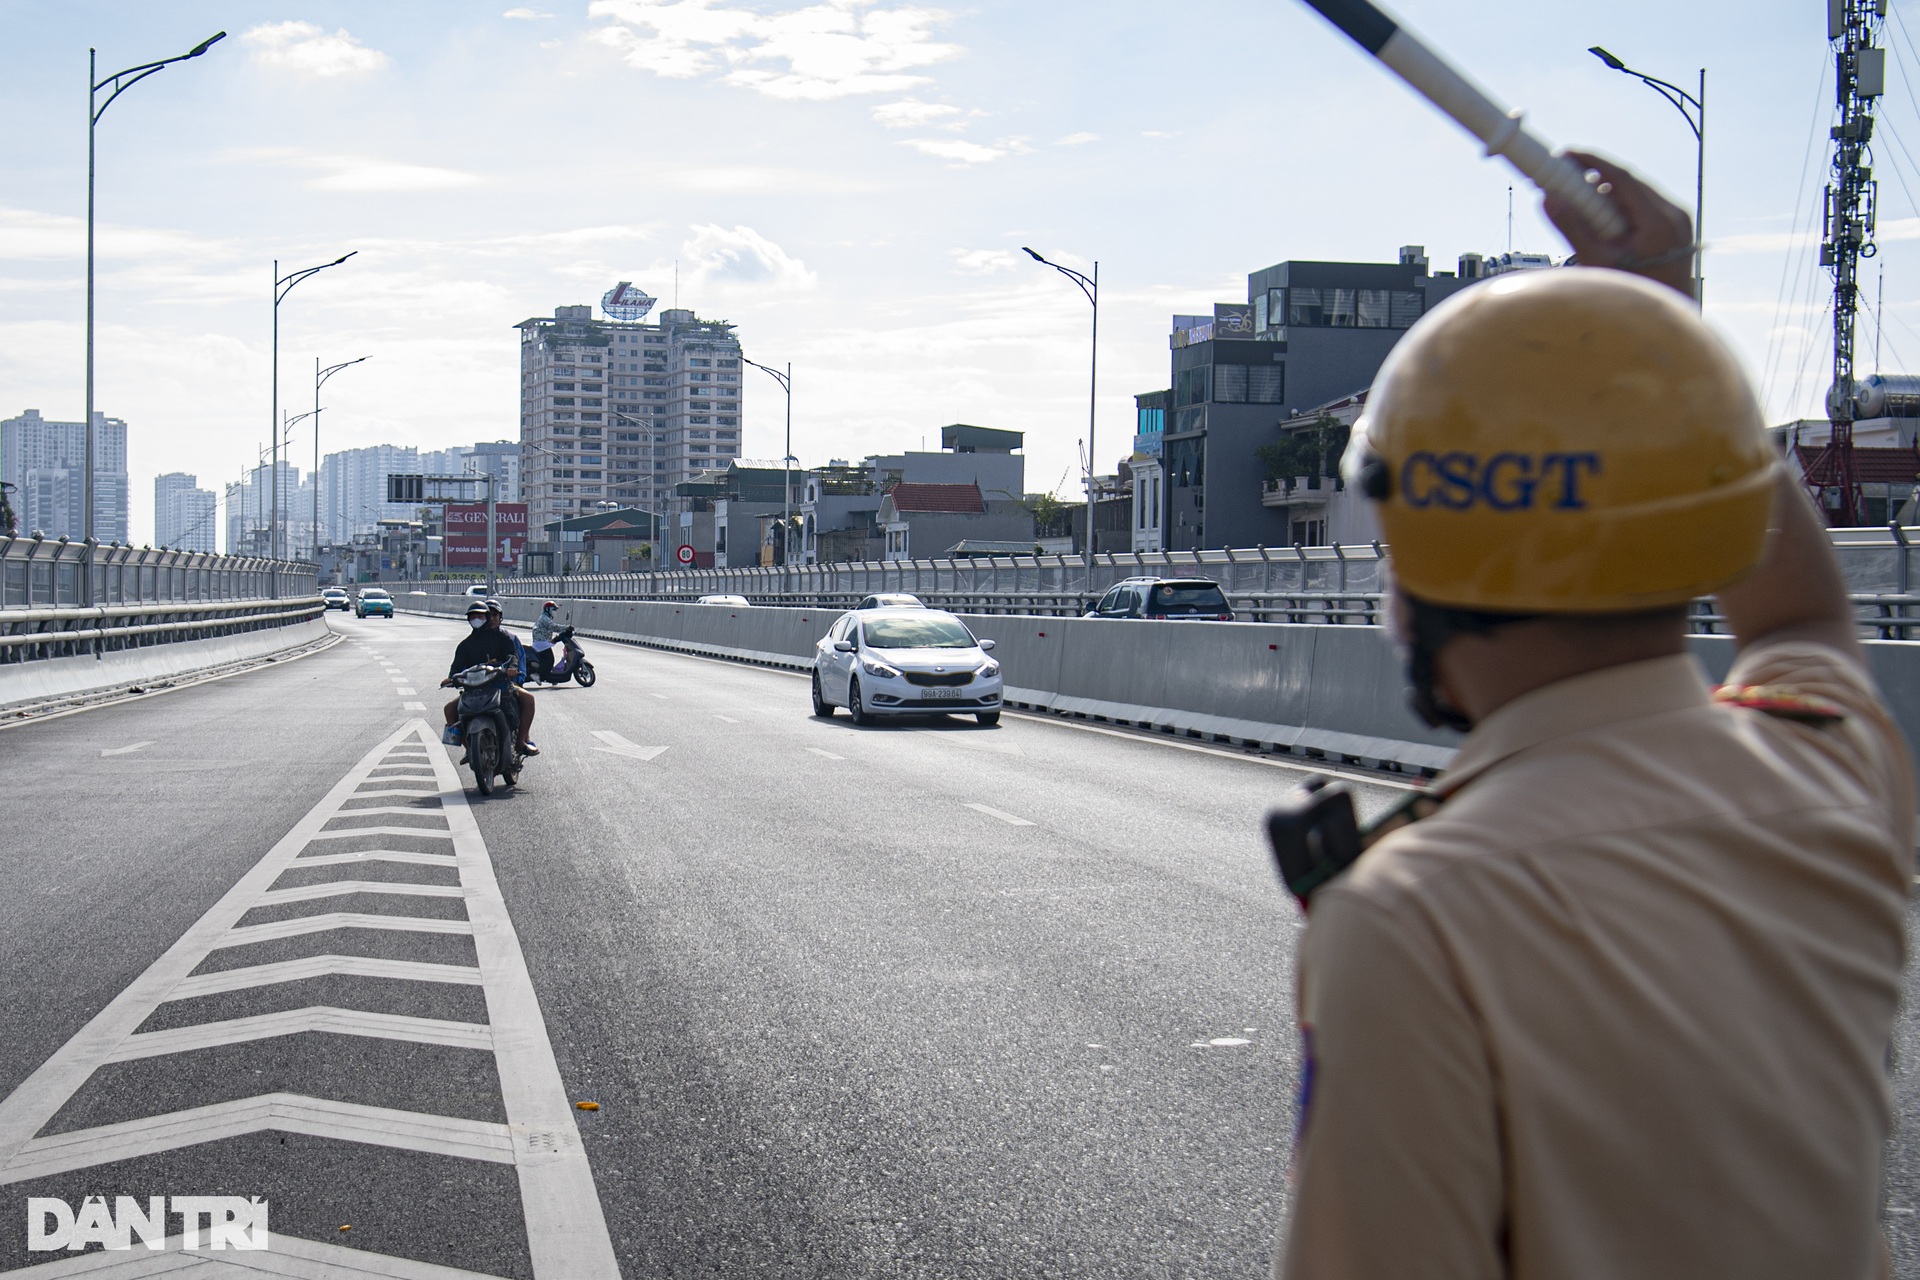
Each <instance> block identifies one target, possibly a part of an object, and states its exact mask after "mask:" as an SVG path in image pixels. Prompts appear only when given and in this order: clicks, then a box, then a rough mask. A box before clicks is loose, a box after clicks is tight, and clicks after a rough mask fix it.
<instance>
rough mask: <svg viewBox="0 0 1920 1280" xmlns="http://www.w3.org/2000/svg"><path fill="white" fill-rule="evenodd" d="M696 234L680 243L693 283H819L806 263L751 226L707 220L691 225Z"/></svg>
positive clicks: (805, 285) (776, 286) (786, 285)
mask: <svg viewBox="0 0 1920 1280" xmlns="http://www.w3.org/2000/svg"><path fill="white" fill-rule="evenodd" d="M692 230H693V236H692V238H691V239H689V240H688V241H687V242H686V243H685V244H683V245H681V246H680V262H681V264H682V269H683V270H688V269H690V270H689V271H688V274H689V280H690V282H691V283H693V284H752V285H757V286H761V287H762V288H765V287H767V286H771V287H772V288H774V289H789V290H802V289H811V288H813V287H814V285H816V284H818V283H819V277H818V276H817V275H815V274H814V273H813V272H812V271H809V270H808V269H807V264H806V263H804V262H802V261H801V260H800V259H798V258H795V257H791V256H789V255H788V253H787V251H786V250H785V249H782V248H781V247H780V246H779V245H777V244H775V243H774V242H773V241H771V240H769V239H767V238H766V237H765V236H763V235H761V234H760V233H759V232H758V231H755V230H754V229H753V228H752V227H734V228H733V229H732V230H728V229H727V228H725V227H721V226H715V225H713V224H712V223H708V224H706V225H704V226H696V227H694V228H692Z"/></svg>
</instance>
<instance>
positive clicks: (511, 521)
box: [446, 502, 527, 569]
mask: <svg viewBox="0 0 1920 1280" xmlns="http://www.w3.org/2000/svg"><path fill="white" fill-rule="evenodd" d="M493 532H494V538H495V540H496V545H497V546H498V548H499V549H498V550H497V551H496V552H495V553H494V556H495V560H494V563H496V564H497V565H499V566H500V567H501V568H503V569H504V568H508V567H510V566H512V565H515V564H518V563H519V561H520V550H521V548H522V547H524V546H526V545H527V504H526V503H524V502H502V503H500V504H499V505H497V506H496V507H494V509H493ZM446 546H447V567H448V568H450V569H452V568H465V569H484V568H486V566H487V504H486V503H484V502H449V503H448V504H447V543H446Z"/></svg>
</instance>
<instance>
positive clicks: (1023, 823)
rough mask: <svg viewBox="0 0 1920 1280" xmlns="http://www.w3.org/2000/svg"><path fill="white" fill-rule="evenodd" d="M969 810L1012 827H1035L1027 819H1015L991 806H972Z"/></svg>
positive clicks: (969, 806)
mask: <svg viewBox="0 0 1920 1280" xmlns="http://www.w3.org/2000/svg"><path fill="white" fill-rule="evenodd" d="M967 808H969V809H972V810H973V811H974V812H975V813H984V814H986V815H987V816H988V817H989V818H998V819H1000V821H1002V822H1004V823H1006V824H1007V825H1008V826H1010V827H1030V826H1032V825H1033V824H1032V823H1031V822H1028V821H1027V820H1026V819H1025V818H1019V817H1015V816H1014V815H1013V814H1011V813H1008V812H1006V811H1005V810H1003V809H995V808H994V807H992V806H991V805H984V804H970V805H968V806H967Z"/></svg>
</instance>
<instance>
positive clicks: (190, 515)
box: [153, 471, 219, 551]
mask: <svg viewBox="0 0 1920 1280" xmlns="http://www.w3.org/2000/svg"><path fill="white" fill-rule="evenodd" d="M218 505H219V500H218V499H217V498H215V496H214V495H213V493H212V492H211V491H209V490H206V489H202V488H201V487H200V479H199V477H198V476H191V475H188V474H187V473H186V472H184V471H169V472H168V473H167V474H166V475H163V476H155V477H154V478H153V545H154V546H156V547H166V548H170V549H173V550H178V551H212V550H213V549H214V539H215V537H216V536H217V535H218V533H219V530H218V529H217V528H215V517H214V513H215V511H216V509H217V508H218Z"/></svg>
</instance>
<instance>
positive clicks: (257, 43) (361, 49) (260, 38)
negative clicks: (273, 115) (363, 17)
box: [240, 22, 391, 78]
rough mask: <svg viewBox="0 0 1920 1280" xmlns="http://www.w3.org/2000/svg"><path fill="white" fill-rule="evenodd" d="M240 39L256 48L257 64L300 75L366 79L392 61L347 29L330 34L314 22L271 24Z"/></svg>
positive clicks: (255, 57)
mask: <svg viewBox="0 0 1920 1280" xmlns="http://www.w3.org/2000/svg"><path fill="white" fill-rule="evenodd" d="M240 38H241V39H242V40H245V41H246V42H247V43H248V44H251V45H252V46H253V47H254V55H253V56H254V60H255V61H256V62H259V63H260V64H262V65H263V66H269V67H277V68H280V69H282V70H286V71H292V72H296V73H298V74H300V75H308V76H319V77H322V78H329V77H333V76H362V75H368V74H371V73H372V72H375V71H378V70H380V69H381V68H382V67H384V66H386V65H387V63H388V62H389V61H391V59H389V58H388V57H387V55H386V54H384V53H382V52H380V51H379V50H378V49H369V48H367V47H366V46H365V45H363V44H361V43H360V42H359V41H358V40H355V39H354V38H353V37H352V36H350V35H348V34H347V31H346V28H344V27H342V28H341V29H340V30H338V31H336V32H334V33H333V34H332V35H328V34H327V33H326V32H325V31H324V30H322V29H321V28H319V27H317V26H315V25H314V24H313V23H311V22H270V23H267V24H265V25H263V26H258V27H255V28H254V29H253V30H251V31H249V32H247V33H246V34H245V35H243V36H241V37H240Z"/></svg>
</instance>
